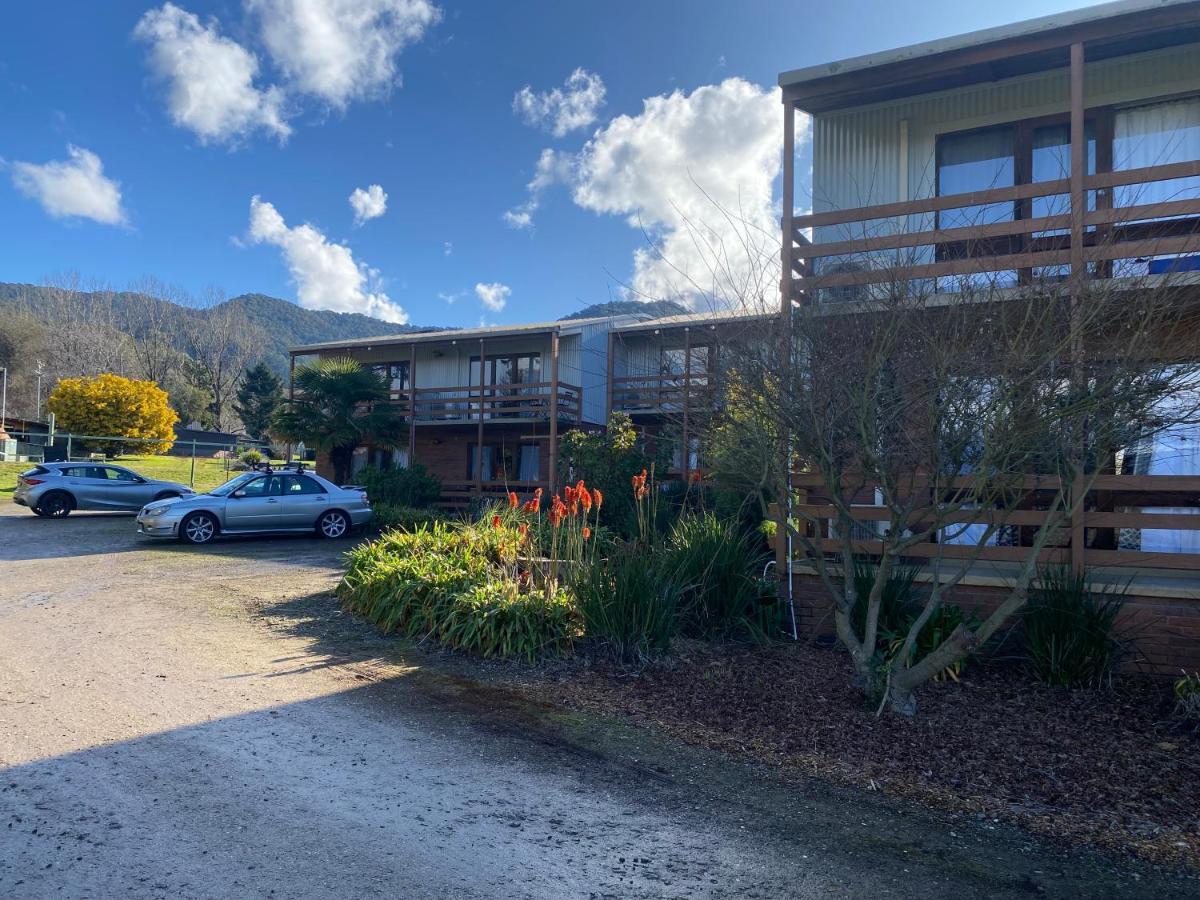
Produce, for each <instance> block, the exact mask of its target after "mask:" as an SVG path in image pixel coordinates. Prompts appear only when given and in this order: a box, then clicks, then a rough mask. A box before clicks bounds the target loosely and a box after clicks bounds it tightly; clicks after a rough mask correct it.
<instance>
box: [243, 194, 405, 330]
mask: <svg viewBox="0 0 1200 900" xmlns="http://www.w3.org/2000/svg"><path fill="white" fill-rule="evenodd" d="M249 238H250V240H251V241H253V242H254V243H256V244H272V245H274V246H276V247H278V248H279V249H280V250H282V251H283V258H284V261H285V262H286V263H287V267H288V271H289V272H290V273H291V276H292V280H293V281H294V282H295V284H296V298H297V300H298V301H299V303H300V305H301V306H303V307H304V308H305V309H331V310H334V311H335V312H356V313H363V314H365V315H368V316H374V317H375V318H376V319H383V320H384V321H385V322H395V323H398V324H404V323H406V322H407V321H408V313H406V312H405V311H404V310H403V309H401V308H400V307H399V306H398V305H397V304H395V303H393V302H392V301H391V300H390V299H389V298H388V295H387V294H385V293H383V291H381V290H379V280H380V279H379V272H378V271H377V270H375V269H372V268H370V267H369V266H367V265H365V264H364V263H361V262H358V261H356V260H355V259H354V255H353V254H352V253H351V252H350V248H349V247H346V246H344V245H342V244H332V243H330V242H329V241H328V240H327V239H326V238H325V235H324V234H322V233H321V232H320V231H319V230H317V229H316V228H314V227H313V226H312V225H309V224H307V223H306V224H304V225H297V226H295V227H294V228H289V227H288V226H287V223H286V222H284V220H283V216H281V215H280V214H279V212H278V211H277V210H276V209H275V207H274V206H273V205H271V204H270V203H268V202H266V201H265V200H261V199H259V198H258V197H257V196H255V197H253V198H251V200H250V232H249Z"/></svg>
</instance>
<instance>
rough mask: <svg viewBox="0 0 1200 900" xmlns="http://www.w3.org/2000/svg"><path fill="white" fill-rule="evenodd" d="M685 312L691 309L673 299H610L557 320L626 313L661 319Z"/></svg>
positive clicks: (566, 320)
mask: <svg viewBox="0 0 1200 900" xmlns="http://www.w3.org/2000/svg"><path fill="white" fill-rule="evenodd" d="M686 312H691V310H689V309H688V308H687V307H686V306H684V305H683V304H682V303H676V302H675V301H674V300H610V301H609V302H608V303H593V304H592V305H591V306H585V307H584V308H583V309H580V310H576V311H575V312H573V313H571V314H570V315H569V316H563V317H562V318H561V319H560V320H559V321H560V322H568V321H570V320H571V319H597V318H600V317H602V316H628V315H641V316H649V317H650V318H652V319H661V318H662V317H663V316H679V315H683V314H684V313H686Z"/></svg>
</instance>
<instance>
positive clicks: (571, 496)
mask: <svg viewBox="0 0 1200 900" xmlns="http://www.w3.org/2000/svg"><path fill="white" fill-rule="evenodd" d="M562 493H563V500H564V501H565V502H567V503H574V502H575V488H573V487H571V485H569V484H568V485H567V486H566V487H564V488H563V491H562Z"/></svg>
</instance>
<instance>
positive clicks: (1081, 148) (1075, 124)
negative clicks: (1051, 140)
mask: <svg viewBox="0 0 1200 900" xmlns="http://www.w3.org/2000/svg"><path fill="white" fill-rule="evenodd" d="M1086 169H1087V139H1086V137H1085V134H1084V106H1083V44H1082V43H1079V42H1076V43H1074V44H1072V45H1071V303H1072V304H1075V303H1078V302H1079V301H1080V299H1081V297H1082V295H1083V281H1084V279H1085V278H1086V277H1087V269H1086V268H1085V267H1086V263H1085V262H1084V259H1083V237H1084V215H1085V214H1086V213H1087V197H1086V196H1085V194H1084V190H1083V179H1084V175H1085V174H1086Z"/></svg>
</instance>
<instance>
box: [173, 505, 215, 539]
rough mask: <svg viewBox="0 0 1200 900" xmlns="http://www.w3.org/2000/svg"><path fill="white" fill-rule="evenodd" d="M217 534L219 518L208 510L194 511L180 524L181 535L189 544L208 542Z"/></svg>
mask: <svg viewBox="0 0 1200 900" xmlns="http://www.w3.org/2000/svg"><path fill="white" fill-rule="evenodd" d="M216 536H217V520H216V519H214V518H213V517H212V516H211V515H209V514H208V513H206V512H198V513H192V514H191V515H190V516H188V517H187V518H186V519H184V520H183V524H182V525H180V526H179V537H180V538H182V539H183V540H185V541H187V542H188V543H189V544H207V543H208V542H209V541H211V540H212V539H213V538H215V537H216Z"/></svg>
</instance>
